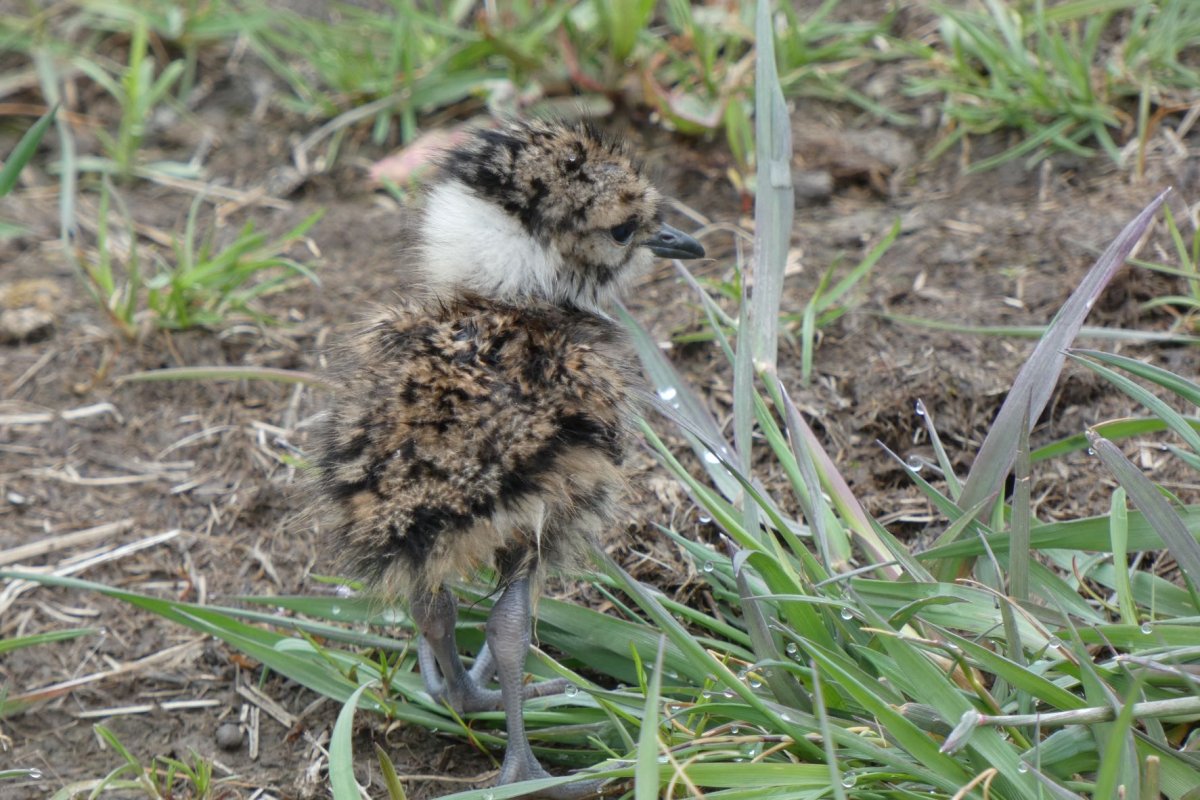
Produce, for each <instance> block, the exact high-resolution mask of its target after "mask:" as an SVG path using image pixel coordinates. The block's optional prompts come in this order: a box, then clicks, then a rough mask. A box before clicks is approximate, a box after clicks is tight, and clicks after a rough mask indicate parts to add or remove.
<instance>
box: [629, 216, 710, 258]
mask: <svg viewBox="0 0 1200 800" xmlns="http://www.w3.org/2000/svg"><path fill="white" fill-rule="evenodd" d="M641 244H642V246H643V247H649V248H650V252H652V253H654V255H656V256H662V257H663V258H704V247H703V246H702V245H701V244H700V243H699V242H697V241H696V240H695V239H693V238H692V237H690V236H688V235H687V234H686V233H684V232H683V231H680V230H676V229H675V228H672V227H671V226H670V225H668V224H666V223H665V222H664V223H663V224H662V227H661V228H659V229H658V233H656V234H654V235H653V236H651V237H650V238H649V239H647V240H645V241H644V242H642V243H641Z"/></svg>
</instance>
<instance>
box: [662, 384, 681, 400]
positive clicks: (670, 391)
mask: <svg viewBox="0 0 1200 800" xmlns="http://www.w3.org/2000/svg"><path fill="white" fill-rule="evenodd" d="M677 394H679V392H677V391H676V390H675V387H674V386H668V387H666V388H665V389H659V390H658V396H659V397H661V398H662V399H663V400H666V401H667V402H670V401H672V400H674V399H675V395H677Z"/></svg>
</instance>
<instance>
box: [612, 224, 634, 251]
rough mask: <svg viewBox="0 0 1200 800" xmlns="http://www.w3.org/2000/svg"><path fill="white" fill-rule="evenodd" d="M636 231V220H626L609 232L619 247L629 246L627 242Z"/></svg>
mask: <svg viewBox="0 0 1200 800" xmlns="http://www.w3.org/2000/svg"><path fill="white" fill-rule="evenodd" d="M635 230H637V220H635V219H632V218H630V219H627V220H625V221H624V222H622V223H621V224H620V225H618V226H616V227H615V228H612V229H611V230H609V233H610V234H611V235H612V237H613V241H614V242H616V243H617V244H619V245H621V246H625V245H627V244H629V240H630V239H632V238H633V232H634V231H635Z"/></svg>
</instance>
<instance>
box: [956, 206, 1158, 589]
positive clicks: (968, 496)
mask: <svg viewBox="0 0 1200 800" xmlns="http://www.w3.org/2000/svg"><path fill="white" fill-rule="evenodd" d="M1169 191H1170V190H1167V191H1164V192H1163V193H1162V194H1160V195H1159V196H1158V197H1156V198H1155V199H1154V200H1153V201H1152V202H1151V203H1150V204H1149V205H1148V206H1146V208H1145V209H1143V211H1142V212H1141V213H1140V214H1138V215H1137V217H1135V218H1134V219H1133V221H1132V222H1130V223H1129V224H1128V225H1126V226H1125V229H1124V230H1122V231H1121V233H1120V234H1119V235H1118V236H1117V238H1116V239H1114V240H1113V242H1112V244H1110V245H1109V246H1108V249H1107V250H1105V251H1104V253H1103V254H1102V255H1101V256H1100V258H1099V259H1097V261H1096V263H1095V265H1093V266H1092V268H1091V269H1090V270H1088V273H1087V274H1086V275H1085V276H1084V278H1083V280H1081V281H1080V283H1079V286H1078V287H1077V288H1076V289H1075V291H1074V292H1072V293H1071V296H1070V297H1069V298H1068V299H1067V301H1066V303H1064V304H1063V306H1062V308H1061V309H1059V311H1058V313H1057V314H1056V315H1055V317H1054V319H1053V320H1052V321H1051V323H1050V326H1049V327H1048V329H1047V330H1046V333H1045V335H1044V336H1043V337H1042V339H1041V340H1040V341H1039V342H1038V344H1037V346H1036V347H1035V348H1034V351H1033V353H1032V354H1031V355H1030V357H1029V359H1028V360H1027V361H1026V362H1025V365H1024V366H1023V367H1021V370H1020V372H1018V373H1017V377H1016V379H1015V380H1014V381H1013V386H1012V389H1011V390H1010V391H1009V394H1008V398H1007V399H1006V400H1005V401H1004V404H1003V405H1002V406H1001V408H1000V412H999V413H998V414H997V415H996V419H995V420H994V421H993V423H992V427H991V429H990V430H989V431H988V435H987V437H986V438H985V439H984V442H983V445H982V446H981V447H980V448H979V453H978V455H977V456H976V458H975V461H974V463H973V464H972V466H971V472H970V474H969V475H968V476H967V480H966V482H965V483H964V485H963V494H962V497H961V498H960V504H961V505H962V506H965V507H970V506H973V505H975V504H977V503H978V502H980V501H981V500H983V499H984V498H987V497H990V496H992V495H994V494H998V493H999V491H1000V490H1001V488H1002V487H1003V483H1004V479H1005V477H1006V476H1007V475H1008V472H1009V470H1010V469H1011V468H1012V464H1013V460H1014V459H1015V458H1016V443H1017V442H1018V441H1019V435H1018V430H1017V428H1018V427H1019V426H1020V425H1021V424H1022V420H1023V419H1029V420H1031V421H1032V420H1036V419H1037V418H1038V417H1039V416H1041V413H1042V411H1043V409H1045V407H1046V403H1047V402H1048V401H1049V399H1050V394H1051V392H1052V391H1053V389H1054V385H1055V384H1056V383H1057V381H1058V375H1059V373H1060V372H1061V371H1062V366H1063V362H1064V360H1065V359H1066V354H1065V351H1066V349H1067V348H1068V347H1069V346H1070V344H1071V342H1072V341H1074V339H1075V336H1076V334H1078V333H1079V329H1080V328H1081V327H1082V326H1083V321H1084V319H1085V318H1086V317H1087V315H1088V312H1089V311H1091V309H1092V306H1093V305H1094V304H1095V302H1096V298H1097V297H1098V296H1099V295H1100V293H1101V292H1102V291H1103V290H1104V287H1105V286H1107V285H1108V282H1109V280H1111V279H1112V276H1113V275H1114V274H1116V271H1117V270H1118V269H1119V268H1120V267H1121V265H1122V264H1124V263H1125V259H1126V258H1128V257H1129V254H1130V253H1131V252H1132V251H1133V248H1134V246H1135V245H1136V244H1137V242H1138V240H1139V239H1141V237H1142V234H1143V233H1144V232H1145V231H1146V229H1147V228H1148V227H1149V225H1150V222H1151V220H1152V219H1153V218H1154V214H1155V213H1156V212H1157V211H1158V208H1159V206H1161V205H1162V204H1163V202H1164V201H1165V200H1166V197H1167V193H1168V192H1169ZM959 569H960V565H958V564H955V563H954V562H948V563H947V564H943V565H942V566H941V572H940V575H941V576H942V577H946V576H947V575H948V573H949V572H954V573H957V572H958V570H959Z"/></svg>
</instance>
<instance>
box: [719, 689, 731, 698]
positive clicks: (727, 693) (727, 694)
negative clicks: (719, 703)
mask: <svg viewBox="0 0 1200 800" xmlns="http://www.w3.org/2000/svg"><path fill="white" fill-rule="evenodd" d="M721 694H722V695H724V697H725V699H727V700H732V699H733V689H726V690H725V691H724V692H722V693H721Z"/></svg>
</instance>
